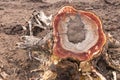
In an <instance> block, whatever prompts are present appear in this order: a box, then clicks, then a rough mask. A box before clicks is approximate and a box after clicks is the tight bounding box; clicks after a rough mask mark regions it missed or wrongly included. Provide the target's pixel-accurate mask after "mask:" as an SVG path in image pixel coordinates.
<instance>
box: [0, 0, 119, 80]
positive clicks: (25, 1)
mask: <svg viewBox="0 0 120 80" xmlns="http://www.w3.org/2000/svg"><path fill="white" fill-rule="evenodd" d="M43 1H44V2H41V1H40V0H0V80H28V79H29V78H30V77H33V76H34V75H36V76H37V74H39V72H38V73H31V72H30V71H31V70H34V69H36V68H38V66H39V62H38V61H35V60H33V61H30V60H29V57H28V54H27V53H26V51H25V50H21V49H17V48H16V47H15V45H16V43H17V42H19V41H20V40H19V38H20V36H22V35H23V32H22V27H21V26H22V25H25V23H26V20H28V19H29V18H30V17H31V15H32V12H33V11H34V10H38V11H40V10H43V11H45V12H46V13H47V14H48V15H49V14H53V15H55V14H56V12H57V11H58V10H59V9H60V8H61V7H63V6H65V5H71V6H73V7H75V8H76V9H81V10H86V11H91V12H94V13H95V14H97V15H98V16H99V17H100V18H101V20H102V22H103V27H104V29H105V31H106V32H110V33H111V34H112V35H113V36H114V37H115V38H116V39H117V40H119V41H120V0H73V1H71V2H70V3H69V2H68V0H43ZM102 66H104V65H102ZM103 68H104V67H103ZM117 75H120V73H119V72H118V74H117ZM70 80H71V79H70ZM118 80H120V78H118Z"/></svg>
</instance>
